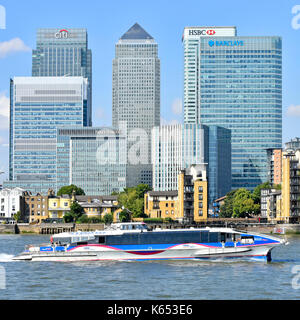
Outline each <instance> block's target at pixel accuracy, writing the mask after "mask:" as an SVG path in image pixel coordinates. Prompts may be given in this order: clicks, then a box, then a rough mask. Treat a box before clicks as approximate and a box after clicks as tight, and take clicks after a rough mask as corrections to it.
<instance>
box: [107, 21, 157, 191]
mask: <svg viewBox="0 0 300 320" xmlns="http://www.w3.org/2000/svg"><path fill="white" fill-rule="evenodd" d="M112 123H113V126H114V127H115V128H120V127H122V128H123V129H122V130H126V131H127V137H128V152H129V150H130V148H131V147H132V145H133V144H134V143H135V142H136V141H137V140H139V139H141V141H142V143H141V144H142V145H144V146H147V147H146V148H145V150H141V151H140V152H142V153H143V154H142V155H141V157H140V158H142V159H143V163H140V164H134V165H132V163H128V170H127V173H128V175H127V185H128V186H134V185H136V184H138V183H147V184H149V185H152V181H151V178H152V174H151V171H152V168H151V129H152V128H153V127H154V126H159V125H160V60H159V58H158V45H157V43H156V42H155V40H154V39H153V37H152V36H150V35H149V34H148V33H147V32H146V31H145V30H144V29H143V28H142V27H141V26H140V25H139V24H137V23H136V24H135V25H133V26H132V27H131V28H130V29H129V30H128V31H127V32H126V33H125V34H124V35H123V36H122V37H121V38H120V39H119V41H118V43H117V44H116V52H115V59H114V60H113V97H112ZM121 123H122V125H121ZM124 126H125V127H126V129H124ZM134 129H142V130H143V131H144V133H145V135H143V136H141V137H138V136H135V135H133V136H131V135H130V134H131V133H132V132H133V130H134ZM129 162H130V157H129Z"/></svg>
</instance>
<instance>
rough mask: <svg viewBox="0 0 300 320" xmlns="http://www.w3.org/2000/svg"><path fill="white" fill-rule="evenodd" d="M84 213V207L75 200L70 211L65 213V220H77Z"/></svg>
mask: <svg viewBox="0 0 300 320" xmlns="http://www.w3.org/2000/svg"><path fill="white" fill-rule="evenodd" d="M83 214H84V209H83V208H82V206H81V205H80V204H79V203H78V202H75V201H74V202H73V203H72V204H71V207H70V212H69V213H67V214H65V215H64V221H65V222H66V223H67V222H76V221H77V220H78V219H79V218H80V217H81V216H82V215H83Z"/></svg>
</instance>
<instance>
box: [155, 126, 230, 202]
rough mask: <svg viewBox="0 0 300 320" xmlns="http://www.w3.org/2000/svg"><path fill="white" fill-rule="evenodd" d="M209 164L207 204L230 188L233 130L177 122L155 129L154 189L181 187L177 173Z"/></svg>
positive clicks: (168, 189) (167, 189)
mask: <svg viewBox="0 0 300 320" xmlns="http://www.w3.org/2000/svg"><path fill="white" fill-rule="evenodd" d="M204 163H206V164H208V166H207V173H208V174H207V179H208V182H209V183H208V203H209V207H212V204H213V202H214V200H216V199H217V198H219V197H221V196H224V195H226V193H227V192H229V191H230V190H231V132H230V130H229V129H225V128H222V127H218V126H205V125H200V124H192V123H189V124H184V125H181V124H178V125H167V126H160V127H155V128H153V130H152V164H153V190H155V191H172V190H177V189H178V174H179V173H180V171H181V170H183V169H186V168H188V167H189V166H191V165H199V164H204Z"/></svg>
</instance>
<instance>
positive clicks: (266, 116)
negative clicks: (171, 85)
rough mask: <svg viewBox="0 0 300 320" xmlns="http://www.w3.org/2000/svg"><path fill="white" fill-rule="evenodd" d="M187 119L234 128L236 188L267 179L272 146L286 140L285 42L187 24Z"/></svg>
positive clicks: (219, 28)
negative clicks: (283, 90)
mask: <svg viewBox="0 0 300 320" xmlns="http://www.w3.org/2000/svg"><path fill="white" fill-rule="evenodd" d="M183 45H184V59H185V62H184V63H185V64H184V121H185V123H201V124H203V125H208V126H210V125H216V126H220V127H224V128H227V129H230V130H231V141H232V187H233V188H240V187H246V188H249V189H253V188H255V186H257V185H258V184H260V183H262V182H265V181H267V179H268V172H267V171H268V169H267V151H266V150H267V149H268V148H281V144H282V41H281V38H280V37H277V36H274V37H272V36H270V37H241V36H237V35H236V28H235V27H210V28H208V27H191V28H189V27H187V28H185V29H184V35H183Z"/></svg>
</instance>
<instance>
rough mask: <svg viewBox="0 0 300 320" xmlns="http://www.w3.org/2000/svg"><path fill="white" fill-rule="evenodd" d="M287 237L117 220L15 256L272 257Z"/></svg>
mask: <svg viewBox="0 0 300 320" xmlns="http://www.w3.org/2000/svg"><path fill="white" fill-rule="evenodd" d="M282 244H287V242H286V241H285V240H284V239H281V238H277V237H273V236H266V235H262V234H256V233H251V234H250V233H246V232H239V231H236V230H233V229H231V228H208V227H207V228H199V229H195V228H190V229H155V230H151V229H150V228H148V226H147V225H146V224H145V223H140V222H134V223H116V224H112V225H111V226H110V227H109V228H107V229H105V230H104V231H94V232H66V233H60V234H56V235H53V236H51V238H50V243H49V244H47V245H40V246H26V248H25V251H24V252H23V253H21V254H20V255H17V256H15V257H14V258H13V259H14V260H31V261H96V260H175V259H176V260H177V259H216V258H217V259H219V258H256V259H264V260H267V261H271V250H272V249H273V248H274V247H276V246H278V245H282Z"/></svg>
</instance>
